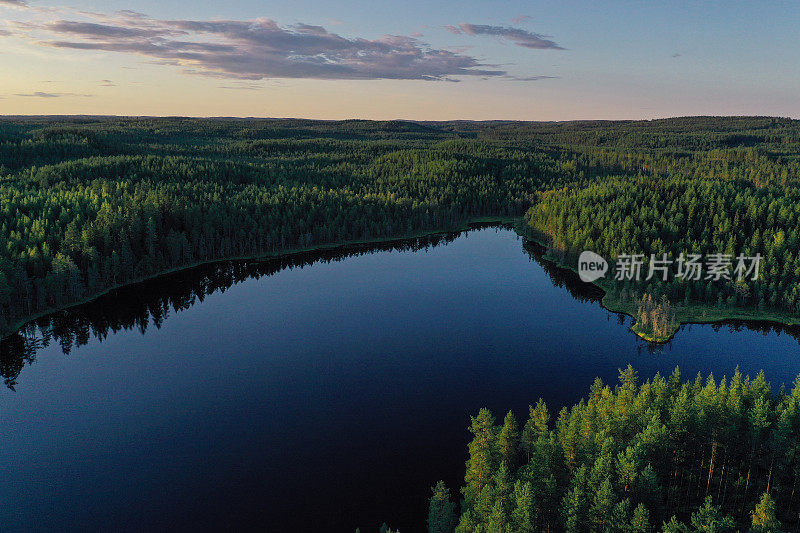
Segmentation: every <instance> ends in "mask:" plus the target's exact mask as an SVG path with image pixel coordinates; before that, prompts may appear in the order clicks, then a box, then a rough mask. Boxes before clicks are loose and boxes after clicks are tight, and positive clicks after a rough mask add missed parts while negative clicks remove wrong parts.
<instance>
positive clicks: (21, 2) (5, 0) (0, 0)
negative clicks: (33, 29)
mask: <svg viewBox="0 0 800 533" xmlns="http://www.w3.org/2000/svg"><path fill="white" fill-rule="evenodd" d="M3 4H6V5H10V6H16V7H28V2H27V1H26V0H0V6H2V5H3Z"/></svg>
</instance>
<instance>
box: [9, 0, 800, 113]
mask: <svg viewBox="0 0 800 533" xmlns="http://www.w3.org/2000/svg"><path fill="white" fill-rule="evenodd" d="M796 20H800V4H796V3H795V4H789V3H766V4H764V3H753V2H747V1H745V0H731V1H730V2H726V3H724V4H713V3H709V2H691V1H689V0H675V1H672V2H669V3H653V2H651V3H641V4H631V3H629V2H625V1H623V0H609V1H608V2H603V3H595V2H588V1H585V0H561V1H555V0H543V1H542V2H538V3H537V4H536V5H535V6H533V5H531V4H530V3H529V2H525V1H523V0H509V1H508V2H503V3H501V4H490V3H486V2H475V1H471V2H457V3H456V2H436V3H433V4H432V3H430V2H424V1H422V0H407V1H405V2H402V3H399V2H383V3H380V4H377V5H376V4H374V3H370V2H365V1H363V0H343V1H342V2H337V3H335V4H329V3H321V2H318V1H316V0H295V1H294V2H292V3H291V4H288V3H285V2H274V1H270V0H267V1H256V0H233V1H231V2H227V3H225V4H224V5H220V4H219V3H218V2H213V1H212V0H197V1H196V2H193V3H192V5H191V6H187V5H185V4H180V3H169V2H157V1H156V0H107V2H104V3H103V4H102V5H100V4H97V3H96V2H93V1H91V0H0V47H2V54H0V63H2V65H3V68H4V71H5V72H7V73H8V74H7V75H6V76H3V77H2V79H0V114H4V115H47V116H52V115H70V116H74V115H102V116H153V117H155V116H159V117H160V116H183V117H196V118H212V117H237V118H245V117H308V118H309V119H311V120H347V119H350V118H353V117H357V118H359V119H363V120H394V119H396V118H393V117H404V118H402V119H396V120H416V121H451V120H472V121H487V120H522V121H537V122H551V121H558V122H563V121H575V120H653V119H662V118H671V117H678V116H777V117H795V118H800V100H799V99H798V98H797V94H798V92H800V53H798V52H797V50H800V32H798V31H797V29H796V24H795V21H796ZM509 117H510V118H509Z"/></svg>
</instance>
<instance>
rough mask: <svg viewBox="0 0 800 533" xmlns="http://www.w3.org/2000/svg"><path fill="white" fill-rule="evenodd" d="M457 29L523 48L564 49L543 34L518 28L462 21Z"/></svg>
mask: <svg viewBox="0 0 800 533" xmlns="http://www.w3.org/2000/svg"><path fill="white" fill-rule="evenodd" d="M451 27H452V26H451ZM448 29H449V28H448ZM457 29H460V30H461V31H462V32H464V33H466V34H467V35H471V36H476V35H490V36H494V37H498V38H500V39H506V40H508V41H511V42H513V43H514V44H516V45H517V46H521V47H523V48H532V49H537V50H563V49H564V48H562V47H561V46H559V45H558V44H556V43H555V42H553V41H551V40H550V39H548V38H547V36H545V35H539V34H538V33H532V32H529V31H527V30H523V29H520V28H509V27H507V26H488V25H485V24H467V23H466V22H462V23H461V24H459V25H458V28H457Z"/></svg>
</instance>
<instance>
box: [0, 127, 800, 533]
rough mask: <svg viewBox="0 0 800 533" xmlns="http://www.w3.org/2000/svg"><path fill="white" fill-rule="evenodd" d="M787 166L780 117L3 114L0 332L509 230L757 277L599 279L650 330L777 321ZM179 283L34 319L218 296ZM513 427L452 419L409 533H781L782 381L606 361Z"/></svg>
mask: <svg viewBox="0 0 800 533" xmlns="http://www.w3.org/2000/svg"><path fill="white" fill-rule="evenodd" d="M799 171H800V121H792V120H789V119H779V118H763V117H751V118H735V117H734V118H714V117H697V118H682V119H669V120H657V121H638V122H624V121H623V122H571V123H516V122H487V123H475V122H447V123H424V122H366V121H345V122H316V121H301V120H233V119H230V120H222V119H218V120H199V119H180V118H174V119H166V118H165V119H150V118H132V119H123V118H113V119H109V118H91V117H85V118H58V119H57V118H52V119H51V118H30V119H21V118H20V119H5V120H2V121H0V226H2V231H0V334H3V335H6V334H9V333H12V332H13V330H14V329H15V328H17V327H18V326H19V325H20V323H21V322H22V321H25V320H27V319H30V318H32V317H36V316H37V315H40V314H42V313H45V312H48V311H50V310H53V309H57V308H60V307H63V306H65V305H69V304H73V303H76V302H80V301H83V300H87V299H91V298H93V297H95V296H97V295H99V294H101V293H103V292H104V291H105V290H107V289H109V288H113V287H118V286H124V285H125V284H128V283H130V282H133V281H137V280H141V279H144V278H148V277H151V276H154V275H157V274H160V273H164V272H168V271H170V270H173V269H177V268H181V267H186V266H189V265H193V264H197V263H203V262H210V261H215V260H220V259H227V258H237V257H249V256H260V255H267V254H280V253H282V252H286V251H296V250H303V249H313V248H315V247H319V246H323V245H334V244H341V243H354V242H363V241H371V240H381V239H391V238H399V237H404V236H410V235H420V234H424V233H426V232H431V231H438V230H449V229H457V228H462V227H463V226H464V225H465V224H466V223H467V222H469V221H471V220H476V219H481V218H486V219H500V218H503V219H507V218H510V217H517V218H522V217H523V216H524V220H525V221H526V222H527V227H528V228H529V230H530V231H531V232H533V233H534V234H536V235H541V236H544V237H545V238H546V240H548V242H549V243H550V245H551V246H553V248H554V249H555V250H558V251H560V252H561V253H562V254H564V256H565V257H566V256H568V255H569V254H572V253H578V252H580V251H581V250H584V249H591V250H594V251H596V252H598V253H601V254H604V255H607V256H611V257H613V256H615V255H617V254H619V253H624V252H634V251H635V252H638V253H643V254H646V255H648V256H649V254H650V253H662V252H664V253H670V254H673V255H675V256H677V255H678V254H680V253H681V252H694V253H701V254H708V253H712V252H722V253H733V254H737V253H744V254H747V255H754V254H755V253H759V254H761V255H763V257H764V261H763V263H762V268H763V270H762V277H761V278H760V279H759V280H757V281H745V282H739V283H737V282H733V281H731V282H727V281H724V280H723V281H722V282H709V281H708V280H705V279H703V280H698V281H686V282H678V281H668V282H663V281H659V280H656V279H654V280H651V281H649V282H641V283H640V284H638V285H635V286H634V285H632V284H630V283H627V284H626V283H621V284H619V285H618V286H617V287H613V288H612V289H611V290H614V291H617V293H616V297H618V298H629V299H630V301H631V302H632V305H633V306H634V307H635V308H637V309H638V310H639V311H638V313H639V314H640V315H641V316H640V317H639V318H640V320H643V319H644V322H646V323H647V326H648V327H649V328H651V329H652V330H653V331H656V330H658V331H661V330H664V331H668V330H669V329H670V328H671V327H674V324H675V320H676V319H675V316H674V314H673V313H674V311H673V309H674V308H675V307H676V306H677V307H679V306H681V305H688V304H690V303H692V304H695V303H702V304H703V305H709V306H716V307H722V306H729V307H736V308H742V309H753V310H771V309H775V310H780V311H781V312H784V313H787V314H790V315H798V314H800V289H798V286H800V285H798V282H800V230H798V227H799V226H800V224H798V222H800V172H799ZM215 268H217V269H218V270H221V275H222V276H223V278H224V277H225V276H227V277H228V279H229V281H223V282H222V283H221V284H220V285H219V286H225V283H228V284H229V283H230V282H233V281H235V279H234V278H236V276H243V275H253V273H252V272H249V273H243V272H238V271H236V268H234V267H230V268H232V269H233V270H229V267H227V266H219V267H215ZM267 270H269V267H267ZM256 275H257V273H256ZM215 279H216V278H215ZM198 283H199V288H197V289H195V288H190V289H187V290H185V291H183V290H180V289H176V290H177V292H176V293H175V294H174V298H172V299H169V298H167V299H164V298H156V299H154V300H152V301H150V300H148V301H147V302H144V301H143V302H140V305H139V306H138V307H136V308H137V309H139V310H140V311H141V315H140V316H138V317H137V316H132V315H128V314H125V315H119V316H116V315H114V314H113V313H111V314H109V313H108V312H107V310H105V311H102V312H99V313H98V315H97V317H95V318H98V317H100V318H99V319H97V320H94V319H92V317H86V316H83V317H82V316H81V315H80V314H78V315H70V317H69V318H64V316H65V315H54V316H53V317H50V318H44V319H40V321H39V325H40V326H41V325H44V324H46V327H44V328H43V329H46V330H47V331H48V332H49V333H46V334H45V342H49V341H48V339H51V338H52V339H55V340H56V341H58V342H60V343H62V346H65V347H66V349H68V347H69V346H71V345H72V343H73V342H75V343H78V344H80V343H82V342H85V340H86V338H88V337H87V336H88V334H89V333H90V332H91V333H92V334H95V335H97V336H100V337H102V336H103V335H105V334H106V332H107V331H109V329H110V330H113V329H114V328H119V327H134V326H135V325H137V324H138V325H139V326H140V327H146V324H148V323H149V322H150V320H151V318H152V319H153V320H155V321H157V320H159V317H161V316H163V315H164V314H165V312H166V311H167V310H168V308H169V307H170V306H171V307H173V308H174V309H176V310H177V309H179V308H180V307H181V306H182V305H184V304H185V302H186V301H187V299H193V298H202V297H203V295H204V294H207V293H208V292H209V291H213V290H216V289H217V288H218V285H216V282H214V283H210V282H209V280H208V279H206V278H203V279H202V280H199V281H198ZM59 316H61V317H62V318H59ZM109 317H110V318H109ZM75 320H77V321H78V322H77V323H74V322H75ZM70 321H72V322H70ZM48 335H51V336H50V337H48ZM11 339H12V340H11V341H10V342H9V341H7V342H6V343H4V344H3V346H4V348H3V353H2V354H0V355H2V357H0V359H1V360H2V361H0V363H2V368H0V373H2V375H3V377H4V378H5V379H6V383H7V384H8V385H9V386H13V383H14V380H15V378H16V375H17V374H18V372H19V369H20V368H21V367H22V365H23V364H24V363H25V362H26V361H29V360H30V358H31V357H32V355H31V353H35V347H31V346H27V345H25V339H24V338H23V337H22V336H14V337H11ZM14 343H16V344H20V343H22V345H21V346H18V345H15V344H14ZM6 348H8V349H7V350H6ZM6 352H8V353H6ZM528 415H529V418H528V419H527V421H524V422H523V421H520V422H518V421H517V420H516V419H515V418H514V416H513V415H511V414H509V415H508V416H506V417H505V419H504V420H503V422H502V424H498V423H497V422H496V420H495V419H494V417H493V416H492V414H491V413H489V412H488V411H486V410H482V411H481V412H480V413H478V415H477V416H476V417H475V418H474V419H473V420H472V424H471V426H470V431H471V432H472V434H473V436H474V439H473V441H472V443H471V444H470V446H469V460H468V462H467V472H466V477H465V484H464V486H463V488H462V490H461V492H460V493H451V492H450V490H449V489H448V487H446V486H444V484H441V483H440V484H437V485H436V486H435V487H434V488H433V497H432V499H431V507H430V514H429V517H428V523H429V527H430V530H431V531H436V532H449V531H453V530H457V531H459V532H464V533H466V532H479V531H480V532H489V531H491V532H506V531H509V532H510V531H561V530H566V531H576V532H578V531H580V532H583V531H614V532H616V531H620V532H631V533H632V532H640V531H641V532H645V531H656V530H663V531H668V532H680V531H715V532H722V531H735V530H741V531H745V530H748V529H750V528H752V529H753V530H755V531H777V530H780V529H781V528H783V529H791V530H798V529H800V498H798V497H797V492H798V491H800V487H798V486H797V480H798V473H800V472H799V470H800V458H798V450H797V443H798V442H800V433H798V432H800V382H799V383H797V384H796V385H795V388H794V389H793V390H792V391H791V392H785V391H783V390H782V391H772V390H771V389H770V386H769V384H768V383H767V381H766V379H765V378H764V376H761V375H760V376H758V377H756V378H755V379H749V378H745V377H743V376H741V375H739V374H736V375H734V376H732V377H731V378H730V379H723V380H721V381H716V380H715V379H714V378H713V377H712V376H710V377H708V378H707V379H702V378H700V377H698V378H697V379H694V380H690V381H686V382H684V381H683V379H682V377H681V375H680V373H679V372H677V371H676V373H674V374H673V375H672V376H670V377H669V378H663V377H661V376H656V377H655V378H653V379H651V380H650V381H647V382H645V383H643V384H642V383H640V382H639V380H638V376H637V375H636V372H635V371H634V370H633V369H632V368H628V369H626V370H624V371H622V372H621V374H620V384H619V385H617V386H615V387H614V388H612V387H610V386H608V385H605V384H603V383H601V382H599V381H598V382H596V383H595V384H594V385H593V386H592V389H591V391H590V395H589V397H588V399H587V400H585V401H582V402H581V403H579V404H578V405H576V406H574V407H572V408H571V409H564V410H562V411H561V412H560V413H559V414H558V415H557V416H555V415H554V414H551V413H550V412H549V411H548V409H547V407H546V406H545V405H544V404H543V403H542V402H539V403H538V404H537V405H536V406H534V407H532V408H531V410H530V413H528ZM551 417H552V418H554V420H551Z"/></svg>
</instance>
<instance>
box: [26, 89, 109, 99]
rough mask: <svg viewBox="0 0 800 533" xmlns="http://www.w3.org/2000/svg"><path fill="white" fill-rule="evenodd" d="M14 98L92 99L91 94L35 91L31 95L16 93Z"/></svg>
mask: <svg viewBox="0 0 800 533" xmlns="http://www.w3.org/2000/svg"><path fill="white" fill-rule="evenodd" d="M14 96H23V97H26V98H61V97H64V96H79V97H81V98H92V97H93V96H94V95H93V94H75V93H44V92H41V91H36V92H33V93H18V94H15V95H14Z"/></svg>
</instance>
